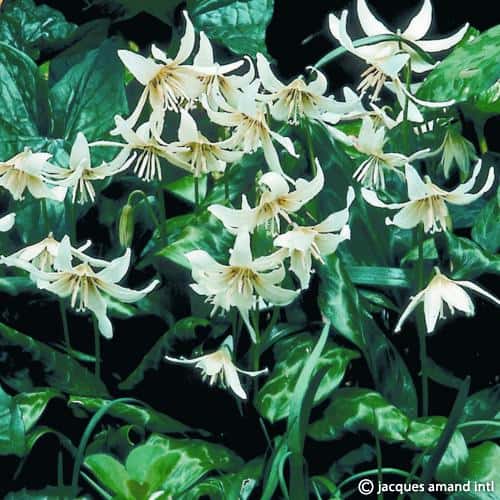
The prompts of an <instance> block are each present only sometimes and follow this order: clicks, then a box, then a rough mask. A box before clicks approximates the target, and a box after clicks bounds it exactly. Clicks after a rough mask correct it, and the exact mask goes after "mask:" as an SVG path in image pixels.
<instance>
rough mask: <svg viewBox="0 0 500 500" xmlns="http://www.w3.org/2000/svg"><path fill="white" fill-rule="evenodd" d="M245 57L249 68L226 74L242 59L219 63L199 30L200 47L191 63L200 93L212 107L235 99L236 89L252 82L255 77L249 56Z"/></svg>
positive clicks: (216, 107)
mask: <svg viewBox="0 0 500 500" xmlns="http://www.w3.org/2000/svg"><path fill="white" fill-rule="evenodd" d="M246 59H247V61H248V63H249V69H248V71H247V72H246V73H245V74H244V75H228V73H231V72H232V71H234V70H236V69H238V68H239V67H240V66H241V65H242V64H243V62H244V61H242V60H240V61H236V62H234V63H230V64H224V65H219V64H218V63H216V62H215V60H214V51H213V48H212V45H211V43H210V40H209V39H208V37H207V36H206V35H205V33H204V32H203V31H202V32H200V48H199V50H198V53H197V54H196V56H195V57H194V59H193V64H194V66H195V67H196V68H198V73H199V76H198V78H199V79H200V81H201V83H202V87H203V88H202V91H201V93H202V94H203V95H205V96H206V99H207V102H208V104H209V106H210V107H211V108H212V109H218V107H219V104H220V102H221V101H224V100H226V101H229V102H233V101H235V100H236V99H237V93H238V90H240V89H244V88H246V87H248V85H250V84H251V83H252V82H253V79H254V78H255V70H254V67H253V63H252V60H251V59H250V58H248V57H247V58H246ZM202 68H204V69H202ZM203 71H205V72H203Z"/></svg>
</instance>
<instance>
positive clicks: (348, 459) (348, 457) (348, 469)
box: [328, 444, 375, 483]
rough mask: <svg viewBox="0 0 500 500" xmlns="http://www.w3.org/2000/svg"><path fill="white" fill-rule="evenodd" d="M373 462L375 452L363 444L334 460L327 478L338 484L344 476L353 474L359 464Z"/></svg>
mask: <svg viewBox="0 0 500 500" xmlns="http://www.w3.org/2000/svg"><path fill="white" fill-rule="evenodd" d="M373 460H375V450H374V449H373V447H372V446H369V445H368V444H363V445H361V446H360V447H359V448H356V449H355V450H351V451H349V452H348V453H346V454H345V455H344V456H342V457H341V458H339V459H338V460H336V461H335V462H334V463H333V464H332V466H331V467H330V469H329V470H328V477H329V478H331V479H332V481H333V482H335V483H337V482H339V481H340V480H341V479H342V478H343V477H344V476H345V475H351V474H353V473H354V469H355V468H356V467H358V466H359V465H361V464H364V463H369V462H372V461H373Z"/></svg>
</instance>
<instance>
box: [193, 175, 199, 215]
mask: <svg viewBox="0 0 500 500" xmlns="http://www.w3.org/2000/svg"><path fill="white" fill-rule="evenodd" d="M194 204H195V205H196V208H198V207H199V206H200V178H199V177H195V178H194Z"/></svg>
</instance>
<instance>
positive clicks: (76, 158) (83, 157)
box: [69, 132, 90, 169]
mask: <svg viewBox="0 0 500 500" xmlns="http://www.w3.org/2000/svg"><path fill="white" fill-rule="evenodd" d="M82 164H83V166H84V167H85V168H88V167H90V149H89V143H88V142H87V138H86V137H85V135H84V134H83V133H82V132H78V134H77V135H76V139H75V142H74V143H73V146H72V148H71V154H70V156H69V165H70V167H71V168H73V169H76V168H78V167H79V166H80V165H82Z"/></svg>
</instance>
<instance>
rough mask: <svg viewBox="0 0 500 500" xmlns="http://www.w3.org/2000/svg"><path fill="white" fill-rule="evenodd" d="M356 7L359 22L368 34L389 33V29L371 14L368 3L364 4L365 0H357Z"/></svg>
mask: <svg viewBox="0 0 500 500" xmlns="http://www.w3.org/2000/svg"><path fill="white" fill-rule="evenodd" d="M356 7H357V10H358V19H359V23H360V24H361V27H362V28H363V31H364V32H365V33H366V34H367V35H368V36H374V35H384V34H387V33H391V31H390V30H389V29H388V28H387V27H386V26H385V25H384V24H383V23H382V22H380V21H379V20H378V19H377V18H376V17H375V16H374V15H373V13H372V11H371V10H370V9H369V8H368V5H366V2H365V0H358V1H357V4H356Z"/></svg>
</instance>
